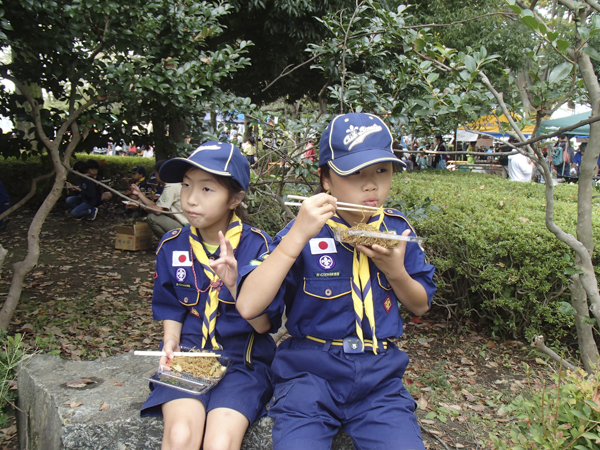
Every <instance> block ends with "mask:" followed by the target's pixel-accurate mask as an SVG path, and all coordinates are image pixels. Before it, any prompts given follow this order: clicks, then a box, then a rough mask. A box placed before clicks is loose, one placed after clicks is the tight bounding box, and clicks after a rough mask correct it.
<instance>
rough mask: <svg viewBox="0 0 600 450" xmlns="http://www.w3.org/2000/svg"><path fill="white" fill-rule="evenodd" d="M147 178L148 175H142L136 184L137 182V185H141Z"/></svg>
mask: <svg viewBox="0 0 600 450" xmlns="http://www.w3.org/2000/svg"><path fill="white" fill-rule="evenodd" d="M145 179H146V177H142V178H140V179H139V180H137V181H136V182H135V184H137V185H138V186H139V185H140V183H141V182H142V181H144V180H145Z"/></svg>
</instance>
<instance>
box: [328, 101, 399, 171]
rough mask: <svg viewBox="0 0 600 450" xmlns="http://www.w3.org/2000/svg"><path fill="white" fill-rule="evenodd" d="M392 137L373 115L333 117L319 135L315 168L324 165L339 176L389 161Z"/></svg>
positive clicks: (355, 114) (394, 160) (394, 159)
mask: <svg viewBox="0 0 600 450" xmlns="http://www.w3.org/2000/svg"><path fill="white" fill-rule="evenodd" d="M393 142H394V138H393V137H392V133H391V132H390V129H389V128H388V127H387V125H386V124H385V123H384V122H383V120H381V119H380V118H379V117H377V116H376V115H374V114H365V113H349V114H343V115H340V116H337V117H336V118H335V119H333V120H332V121H331V122H329V125H327V128H325V131H323V134H322V135H321V141H320V142H319V167H320V166H323V165H325V164H327V165H328V166H329V167H330V168H331V170H333V171H334V172H335V173H336V174H337V175H339V176H341V177H347V176H348V175H352V174H353V173H355V172H357V171H359V170H361V169H363V168H365V167H367V166H370V165H373V164H377V163H381V162H388V161H389V162H393V163H397V164H401V165H404V163H403V162H402V161H401V160H400V159H399V158H397V157H396V155H394V150H393V149H392V144H393Z"/></svg>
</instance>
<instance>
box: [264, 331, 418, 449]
mask: <svg viewBox="0 0 600 450" xmlns="http://www.w3.org/2000/svg"><path fill="white" fill-rule="evenodd" d="M407 365H408V356H407V355H406V353H404V352H402V351H401V350H399V349H398V348H397V347H396V346H395V345H393V344H390V345H389V346H388V349H387V350H385V351H384V352H380V353H379V354H377V355H374V354H373V353H372V352H365V353H357V354H346V353H344V351H343V349H342V347H338V346H331V347H329V348H327V347H324V346H323V344H319V343H317V342H314V341H310V340H308V339H294V338H292V339H288V340H286V341H284V342H282V343H281V344H280V347H279V348H278V349H277V356H276V358H275V360H274V361H273V374H274V384H275V391H274V394H273V397H272V398H271V402H270V403H269V405H268V406H267V409H268V411H269V416H270V417H272V418H273V419H274V420H275V424H274V426H273V448H274V450H279V449H282V450H283V449H285V450H296V449H297V450H301V449H302V450H303V449H306V448H311V449H330V448H331V443H332V440H333V437H334V436H335V434H336V433H337V431H338V429H339V428H340V427H342V428H343V429H344V430H345V431H346V433H348V435H349V436H350V437H351V438H352V441H353V443H354V446H355V448H357V449H359V450H366V449H370V450H375V449H377V450H384V449H390V450H391V449H394V450H402V449H404V450H409V449H410V450H413V449H414V450H424V449H425V446H424V445H423V440H422V439H421V432H420V429H419V424H418V422H417V418H416V416H415V413H414V412H415V409H416V403H415V401H414V399H413V398H412V396H411V395H410V393H409V392H408V391H407V390H406V388H405V387H404V385H403V384H402V375H403V374H404V371H405V370H406V367H407Z"/></svg>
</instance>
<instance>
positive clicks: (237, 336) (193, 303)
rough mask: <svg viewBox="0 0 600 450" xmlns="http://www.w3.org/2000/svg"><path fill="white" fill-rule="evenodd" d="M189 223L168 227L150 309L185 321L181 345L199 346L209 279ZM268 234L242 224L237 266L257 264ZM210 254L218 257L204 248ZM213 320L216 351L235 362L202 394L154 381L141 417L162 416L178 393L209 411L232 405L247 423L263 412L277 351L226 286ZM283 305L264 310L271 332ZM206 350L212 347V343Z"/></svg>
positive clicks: (159, 253)
mask: <svg viewBox="0 0 600 450" xmlns="http://www.w3.org/2000/svg"><path fill="white" fill-rule="evenodd" d="M189 237H190V226H189V225H188V226H187V227H185V228H183V229H177V230H173V231H170V232H168V233H167V234H166V235H165V236H164V237H163V239H162V241H161V242H160V244H159V247H158V250H157V252H156V254H157V256H156V274H155V280H154V293H153V296H152V311H153V317H154V320H167V319H168V320H174V321H177V322H181V323H182V324H183V327H182V330H181V346H182V347H188V348H194V347H195V348H196V349H200V348H201V346H202V314H203V313H204V307H205V303H206V301H207V299H208V288H209V280H208V277H207V276H206V275H205V273H204V271H203V269H202V267H201V265H200V264H199V262H198V261H197V260H196V258H195V256H194V253H193V251H192V249H191V245H190V239H189ZM270 245H271V239H270V237H269V236H268V235H267V234H266V233H264V232H263V231H261V230H258V229H256V228H252V227H250V226H249V225H247V224H243V228H242V235H241V238H240V242H239V245H238V247H237V249H236V251H235V257H236V259H237V261H238V266H240V267H242V266H244V265H249V266H252V265H253V264H258V262H259V261H261V258H262V257H264V255H266V254H268V252H269V249H270ZM206 253H207V255H208V256H209V258H210V259H218V258H219V253H220V251H219V250H217V251H216V253H215V254H214V255H211V254H210V253H209V252H208V251H207V252H206ZM218 298H219V306H218V309H217V320H216V340H217V342H218V344H220V345H221V346H222V347H223V350H220V351H219V353H220V354H221V355H223V356H226V357H228V358H231V359H232V361H233V363H232V365H231V366H230V367H229V369H228V371H227V374H226V375H225V377H224V378H223V379H222V380H221V381H220V382H219V384H218V385H217V386H215V387H214V388H213V389H211V390H210V391H208V392H206V393H204V394H201V395H192V394H187V393H185V392H182V391H179V390H177V389H173V388H170V387H164V386H160V385H153V384H152V383H151V385H150V386H151V389H152V392H151V393H150V396H149V397H148V399H147V400H146V403H144V405H143V406H142V412H141V415H142V416H158V415H161V405H162V404H163V403H166V402H168V401H170V400H175V399H178V398H197V399H199V400H200V401H201V402H202V403H203V404H204V407H205V408H206V411H207V412H208V411H210V410H212V409H214V408H219V407H223V408H230V409H233V410H236V411H238V412H240V413H242V414H244V415H245V416H246V417H247V418H248V420H249V421H250V423H252V422H253V421H254V420H256V419H257V418H259V417H261V416H262V415H264V405H265V404H266V403H267V401H268V399H269V397H270V396H271V393H272V387H271V384H270V369H269V367H270V365H271V361H272V360H273V357H274V355H275V343H274V342H273V339H272V338H271V336H270V335H268V334H258V333H256V332H254V329H253V328H252V326H251V325H250V324H249V323H248V321H246V320H245V319H243V318H242V317H241V316H240V315H239V313H238V312H237V310H236V308H235V301H234V299H233V298H232V296H231V294H230V293H229V290H228V289H227V288H226V287H224V286H223V287H222V288H221V290H220V291H219V295H218ZM281 309H282V308H281V307H278V305H276V304H273V305H272V307H270V308H269V309H268V310H267V311H266V313H267V314H268V315H269V317H270V319H271V324H272V329H271V332H274V331H276V330H277V329H278V328H279V326H280V325H281V314H282V310H281ZM208 348H209V349H211V350H212V347H210V345H209V346H208Z"/></svg>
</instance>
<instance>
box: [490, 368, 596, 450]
mask: <svg viewBox="0 0 600 450" xmlns="http://www.w3.org/2000/svg"><path fill="white" fill-rule="evenodd" d="M527 373H528V378H529V375H530V371H529V367H527ZM553 380H554V383H555V384H554V385H552V386H549V387H546V386H545V385H544V387H543V388H542V390H541V391H534V390H533V389H530V392H528V393H527V394H526V395H525V396H523V395H519V396H518V397H517V398H516V399H515V400H513V401H512V403H511V405H510V406H509V407H508V408H507V412H508V413H510V414H513V415H514V418H515V419H516V420H517V424H516V425H515V426H514V427H513V428H512V429H511V431H510V438H509V439H508V440H507V439H506V436H503V437H502V439H499V438H498V437H496V436H494V435H491V436H490V438H491V440H492V442H493V443H494V445H495V448H498V449H512V450H534V449H535V450H538V449H539V450H541V449H545V450H563V449H567V448H572V449H575V450H600V445H599V444H600V430H599V428H598V423H600V398H599V394H600V372H599V371H597V370H596V371H594V372H592V374H591V375H589V377H588V375H587V374H586V373H584V372H583V371H581V370H580V369H578V370H577V371H576V372H574V373H571V372H569V373H567V374H565V373H564V372H562V371H561V372H560V373H559V374H555V375H553ZM529 381H530V380H529Z"/></svg>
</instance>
